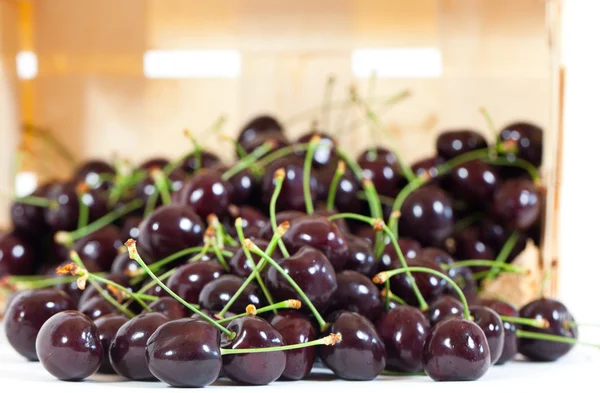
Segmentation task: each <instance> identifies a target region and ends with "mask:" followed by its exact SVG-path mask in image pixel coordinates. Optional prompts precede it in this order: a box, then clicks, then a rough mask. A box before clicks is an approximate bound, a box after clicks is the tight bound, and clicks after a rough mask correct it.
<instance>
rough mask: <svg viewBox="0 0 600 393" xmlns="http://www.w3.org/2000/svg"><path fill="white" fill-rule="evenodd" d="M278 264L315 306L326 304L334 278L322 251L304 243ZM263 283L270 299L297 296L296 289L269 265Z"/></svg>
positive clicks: (327, 303) (334, 286) (333, 291)
mask: <svg viewBox="0 0 600 393" xmlns="http://www.w3.org/2000/svg"><path fill="white" fill-rule="evenodd" d="M279 265H280V266H281V267H282V268H283V269H284V271H285V272H286V273H287V274H288V275H289V276H290V277H291V278H292V279H293V280H294V281H295V282H296V284H298V286H299V287H300V288H301V289H302V290H303V291H304V293H306V296H307V297H308V298H309V299H310V301H311V302H312V303H313V305H314V306H315V307H316V308H317V309H321V310H322V309H324V308H325V307H327V306H328V305H329V302H330V301H331V299H332V296H333V294H334V293H335V290H336V289H337V281H336V276H335V270H334V269H333V266H332V265H331V263H330V262H329V260H328V259H327V257H326V256H325V254H323V253H322V252H320V251H319V250H317V249H315V248H313V247H309V246H304V247H302V248H301V249H300V250H298V251H297V252H296V253H294V254H292V255H291V256H290V257H289V258H284V259H282V260H280V261H279ZM267 286H268V288H269V291H270V292H271V295H272V296H273V298H274V299H277V300H279V301H283V300H287V299H297V298H298V294H297V292H296V290H295V289H294V288H293V287H292V286H291V285H290V284H289V282H288V281H287V280H286V279H285V278H284V277H283V275H282V274H281V273H279V272H278V271H277V270H276V269H275V268H274V267H273V266H271V267H269V270H268V271H267Z"/></svg>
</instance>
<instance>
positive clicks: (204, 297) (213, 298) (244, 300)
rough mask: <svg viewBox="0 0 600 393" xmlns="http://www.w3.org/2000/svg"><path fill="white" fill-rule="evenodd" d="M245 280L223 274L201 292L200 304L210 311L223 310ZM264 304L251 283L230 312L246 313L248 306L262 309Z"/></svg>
mask: <svg viewBox="0 0 600 393" xmlns="http://www.w3.org/2000/svg"><path fill="white" fill-rule="evenodd" d="M244 281H245V280H244V279H243V278H241V277H238V276H234V275H233V274H223V275H221V277H219V278H217V279H215V280H212V281H210V282H208V283H207V284H206V285H204V288H202V290H201V291H200V295H199V303H200V307H203V308H206V309H209V310H221V309H222V308H223V307H224V306H225V305H226V304H227V302H229V299H231V298H232V297H233V295H234V294H235V293H236V292H237V290H238V289H239V288H240V287H241V286H242V284H243V283H244ZM263 303H264V300H263V298H262V295H261V294H260V292H259V290H258V288H257V287H256V285H254V284H253V283H251V284H250V285H248V286H247V287H246V288H245V289H244V290H243V291H242V293H241V295H240V296H239V297H238V298H237V301H236V302H234V303H233V305H232V306H231V308H230V311H231V312H233V313H235V314H241V313H243V312H245V310H246V306H247V305H249V304H252V305H254V306H256V308H260V307H261V306H262V305H263Z"/></svg>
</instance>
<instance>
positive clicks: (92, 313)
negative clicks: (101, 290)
mask: <svg viewBox="0 0 600 393" xmlns="http://www.w3.org/2000/svg"><path fill="white" fill-rule="evenodd" d="M78 310H79V311H80V312H81V313H82V314H85V315H86V316H88V317H89V318H91V319H92V320H96V319H98V318H100V317H102V316H105V315H108V314H116V313H118V311H117V309H116V308H115V306H113V305H112V304H110V303H109V302H108V300H106V299H105V298H103V297H102V296H100V295H98V296H93V297H91V298H90V299H88V300H85V301H84V302H81V300H80V305H79V307H78Z"/></svg>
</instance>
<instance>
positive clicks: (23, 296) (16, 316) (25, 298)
mask: <svg viewBox="0 0 600 393" xmlns="http://www.w3.org/2000/svg"><path fill="white" fill-rule="evenodd" d="M74 308H75V304H73V301H72V300H71V298H70V297H69V295H67V294H66V293H64V292H63V291H59V290H56V289H51V288H45V289H35V290H27V291H22V292H19V293H18V294H16V295H15V297H14V298H13V299H12V301H11V302H10V306H8V308H7V310H6V314H5V316H4V332H5V333H6V338H7V339H8V342H9V343H10V345H11V346H12V347H13V348H14V349H15V351H17V352H18V353H19V354H20V355H21V356H23V357H25V358H26V359H28V360H38V357H37V354H36V351H35V340H36V338H37V336H38V333H39V331H40V328H41V327H42V325H43V324H44V322H46V321H47V320H48V319H49V318H50V317H51V316H53V315H54V314H57V313H59V312H61V311H65V310H72V309H74Z"/></svg>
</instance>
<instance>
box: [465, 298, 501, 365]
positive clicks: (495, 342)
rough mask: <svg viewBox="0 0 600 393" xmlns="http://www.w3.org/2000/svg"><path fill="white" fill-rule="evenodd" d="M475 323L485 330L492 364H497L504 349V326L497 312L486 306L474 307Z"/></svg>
mask: <svg viewBox="0 0 600 393" xmlns="http://www.w3.org/2000/svg"><path fill="white" fill-rule="evenodd" d="M470 311H471V316H472V317H473V322H475V323H476V324H477V325H479V327H480V328H481V329H482V330H483V333H484V334H485V337H486V339H487V342H488V347H489V349H490V362H491V365H492V366H493V365H494V364H496V362H497V361H498V359H500V356H501V355H502V350H503V348H504V324H503V323H502V320H501V319H500V315H498V313H496V311H494V310H492V309H491V308H489V307H485V306H473V307H471V309H470Z"/></svg>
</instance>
